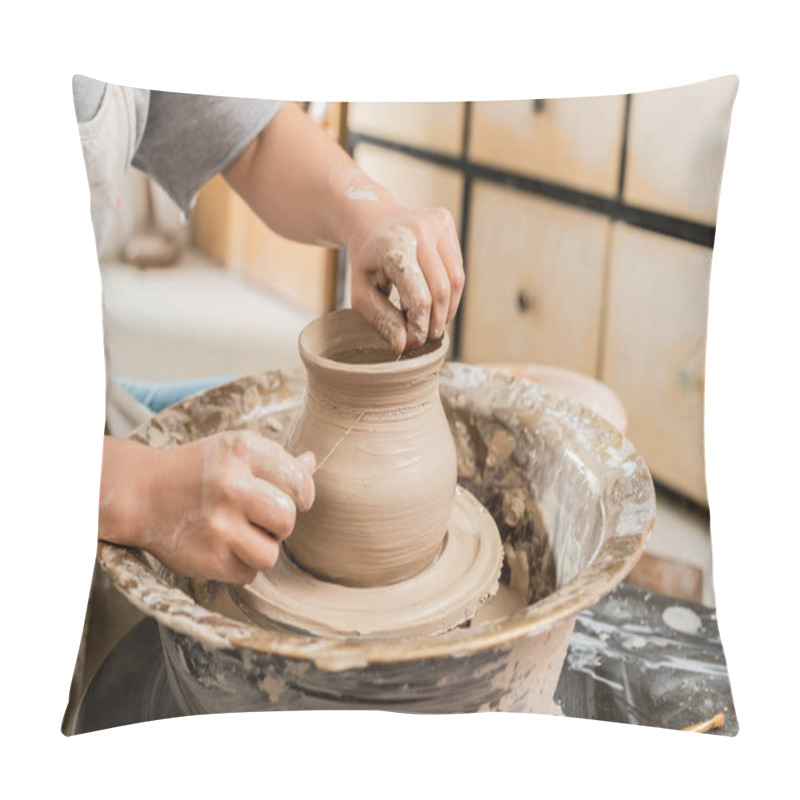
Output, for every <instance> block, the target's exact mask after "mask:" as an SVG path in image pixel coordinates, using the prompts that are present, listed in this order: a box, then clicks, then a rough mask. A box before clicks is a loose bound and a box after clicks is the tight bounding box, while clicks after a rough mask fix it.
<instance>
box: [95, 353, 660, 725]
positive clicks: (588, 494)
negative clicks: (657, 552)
mask: <svg viewBox="0 0 800 800" xmlns="http://www.w3.org/2000/svg"><path fill="white" fill-rule="evenodd" d="M378 368H379V369H380V367H378ZM292 384H293V387H294V391H292V388H291V386H292ZM440 384H441V396H442V400H443V405H444V409H445V413H446V415H447V419H448V422H449V425H450V431H451V433H452V436H453V439H454V441H455V442H456V450H457V460H458V480H459V483H460V484H461V485H462V486H464V487H465V488H467V489H468V490H469V491H471V492H472V493H473V494H474V495H475V496H476V497H477V499H478V500H479V501H480V502H481V503H482V504H483V505H484V506H485V507H487V508H488V509H489V511H490V512H491V514H492V517H493V518H494V520H495V521H496V522H497V525H498V527H499V529H500V534H501V536H502V538H503V540H504V545H505V546H506V550H505V556H506V558H505V566H504V576H503V579H502V584H503V586H505V587H512V586H513V587H515V588H516V589H517V590H518V591H519V595H520V596H521V595H523V594H524V595H525V605H524V607H522V608H519V609H518V610H516V611H514V610H513V608H509V609H508V611H503V612H502V614H501V616H500V619H497V620H488V621H485V622H481V620H480V619H478V620H475V622H474V624H473V625H472V626H470V627H467V628H460V629H458V630H455V631H451V632H449V633H444V634H441V635H437V636H418V637H399V638H396V639H387V640H375V639H370V638H365V639H362V638H352V639H347V640H335V639H332V638H327V637H312V636H307V635H298V634H293V633H290V632H287V631H283V630H272V631H270V630H267V629H265V628H263V627H259V626H257V625H255V624H253V623H252V622H245V621H242V620H237V619H234V618H233V617H231V616H228V615H226V614H225V612H224V611H223V610H222V609H220V611H222V613H218V611H216V610H213V611H212V610H210V609H208V608H204V607H203V606H202V605H200V604H199V603H198V602H196V600H195V595H194V592H193V589H192V586H191V583H190V582H189V581H186V580H183V579H180V578H178V577H177V576H175V575H174V574H172V573H171V572H169V571H168V570H165V569H163V568H161V567H160V566H159V565H157V564H155V563H154V562H153V560H152V559H150V558H147V557H144V556H143V555H142V554H141V553H139V552H137V551H127V550H124V549H122V548H119V547H115V546H113V545H105V544H104V545H100V548H99V557H100V561H101V564H102V566H103V567H104V569H106V570H107V572H108V573H109V575H110V576H111V578H112V580H113V581H114V583H115V585H116V586H117V587H118V588H119V589H120V591H122V592H123V594H124V595H125V596H126V597H127V598H128V599H129V600H130V601H131V602H132V603H133V604H134V605H135V606H136V607H137V608H139V609H141V610H142V611H144V612H145V613H147V614H149V615H151V616H153V617H154V618H156V620H157V621H158V622H159V625H160V631H161V636H162V643H163V644H164V652H165V657H166V660H167V663H168V664H169V665H170V669H171V675H172V679H173V680H174V682H175V684H176V685H177V686H178V688H179V690H180V692H181V697H182V698H184V699H185V703H186V707H187V709H189V710H190V711H193V712H198V711H207V710H228V711H231V710H245V709H247V710H254V709H258V708H384V709H387V708H392V709H394V710H412V711H416V712H422V713H433V712H442V711H456V712H461V713H464V712H468V711H477V710H515V711H542V712H544V713H547V710H548V709H549V708H550V706H551V703H552V701H551V699H550V698H552V695H553V690H554V688H555V685H556V683H557V681H558V676H559V674H560V668H561V665H562V663H563V658H564V656H565V653H566V647H567V643H568V641H569V636H570V635H571V631H572V626H573V624H574V619H575V617H576V616H577V614H578V613H579V612H580V611H582V610H584V609H586V608H588V607H589V606H591V605H592V604H593V603H595V602H596V601H597V600H599V599H600V597H602V596H603V595H604V594H606V593H608V592H609V591H611V590H612V589H613V588H614V587H615V586H616V585H617V584H618V583H619V582H620V581H621V580H622V579H623V578H624V577H625V575H626V574H627V573H628V572H629V571H630V569H631V568H632V567H633V565H634V564H635V563H636V560H637V558H638V557H639V555H640V554H641V552H642V549H643V547H644V544H645V542H646V540H647V537H648V535H649V532H650V529H651V528H652V523H653V519H654V515H655V494H654V491H653V486H652V481H651V480H650V476H649V473H648V472H647V469H646V467H645V465H644V462H643V460H642V459H641V456H639V455H638V453H637V452H636V451H635V449H634V448H633V446H632V445H631V444H630V442H628V441H627V440H626V439H625V438H624V437H623V436H622V435H621V434H620V433H619V431H617V430H615V429H613V428H612V426H610V425H609V424H607V423H605V422H604V421H603V420H601V419H600V418H599V417H597V416H596V415H594V414H593V413H592V412H590V411H588V410H586V409H583V408H581V407H579V406H576V405H575V404H573V403H570V402H569V401H567V400H565V399H563V398H560V397H557V396H555V395H552V394H551V393H548V392H547V391H545V390H543V389H541V388H540V387H537V386H535V385H534V384H531V383H529V382H525V381H515V380H514V379H512V378H507V377H505V376H499V375H488V374H487V373H486V372H485V371H484V370H481V369H478V368H473V367H468V366H465V365H458V364H454V365H446V366H445V367H444V369H443V370H442V373H441V376H440ZM303 391H304V384H303V380H302V376H301V375H298V374H297V373H295V374H294V375H292V376H291V377H290V375H288V374H286V373H274V372H273V373H265V374H264V375H261V376H256V377H254V378H246V379H242V380H239V381H236V382H234V383H232V384H230V385H228V386H227V387H221V388H220V389H218V390H215V391H214V392H213V393H208V394H206V395H203V396H201V397H196V398H190V399H187V400H186V401H184V402H183V403H181V404H178V405H177V406H175V407H173V408H171V409H167V410H166V411H165V412H162V413H160V414H158V415H157V416H156V417H155V418H154V420H153V421H152V422H151V423H149V424H148V425H147V426H145V427H143V428H142V429H140V430H139V431H138V433H137V438H139V440H140V441H145V442H148V443H149V444H151V445H153V446H158V447H171V446H175V445H177V444H181V443H183V442H187V441H192V440H194V439H197V438H200V437H202V436H207V435H210V434H211V433H214V432H217V431H218V430H229V429H241V428H249V429H253V430H259V431H261V432H262V433H263V434H264V435H265V436H267V437H269V438H272V439H275V440H277V441H284V440H285V437H286V430H287V425H288V424H290V423H291V420H292V419H293V418H294V415H295V414H296V411H297V408H298V406H299V404H300V402H301V400H302V396H303ZM526 566H527V575H526V569H525V568H526ZM515 568H516V572H515V571H514V569H515ZM501 593H502V594H503V595H505V594H506V591H505V589H501ZM498 602H499V600H498ZM487 610H488V609H487ZM479 623H480V624H479ZM276 681H277V683H276ZM278 685H280V686H281V687H282V688H281V690H280V692H276V691H275V687H276V686H278ZM265 687H267V688H268V689H269V691H267V690H266V689H265ZM548 693H549V696H548ZM278 695H279V697H278Z"/></svg>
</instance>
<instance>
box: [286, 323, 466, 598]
mask: <svg viewBox="0 0 800 800" xmlns="http://www.w3.org/2000/svg"><path fill="white" fill-rule="evenodd" d="M447 344H448V343H447V339H446V338H445V339H443V340H442V341H440V342H429V343H426V344H425V345H423V346H422V347H421V348H418V349H417V350H416V351H411V352H410V353H407V354H404V355H403V357H402V358H400V359H398V357H397V355H396V354H395V353H394V352H393V351H392V350H391V348H390V347H389V345H388V344H387V343H386V342H384V341H383V339H381V337H380V336H379V335H378V334H377V333H376V332H375V331H373V330H372V328H371V327H370V326H369V325H368V324H367V323H366V322H365V321H364V320H363V319H362V318H361V316H359V315H358V314H357V313H356V312H354V311H352V310H350V309H345V310H342V311H335V312H333V313H331V314H328V315H326V316H324V317H321V318H320V319H317V320H315V321H314V322H312V323H311V324H310V325H308V326H307V327H306V328H305V329H304V330H303V331H302V333H301V334H300V341H299V349H300V357H301V358H302V360H303V363H304V364H305V368H306V372H307V377H308V388H307V391H306V394H305V399H304V402H303V406H302V409H301V412H300V416H299V418H298V420H297V423H296V425H295V427H294V429H293V430H292V431H291V433H290V436H289V440H288V441H287V443H286V447H287V450H288V451H289V452H291V453H294V454H295V455H299V454H300V453H303V452H305V451H307V450H311V451H312V452H313V453H314V454H315V456H316V458H317V471H316V473H315V475H314V483H315V488H316V496H315V500H314V505H313V507H312V508H311V510H310V511H309V512H307V513H303V514H298V516H297V521H296V523H295V528H294V531H293V532H292V535H291V536H290V537H289V539H287V541H286V544H285V546H286V549H287V550H288V552H289V554H290V556H291V557H292V559H294V560H295V561H296V562H297V563H298V564H299V565H300V566H301V567H303V568H304V569H306V570H308V571H309V572H311V573H313V574H315V575H317V576H318V577H321V578H324V579H326V580H330V581H334V582H337V583H342V584H345V585H348V586H386V585H390V584H393V583H397V582H399V581H404V580H407V579H409V578H411V577H413V576H415V575H417V574H418V573H420V572H421V571H422V570H424V569H425V568H426V567H427V566H428V565H430V564H431V563H432V562H433V561H434V559H436V557H437V555H438V554H439V552H440V551H441V549H442V546H443V543H444V538H445V534H446V533H447V526H448V521H449V519H450V515H451V510H452V507H453V502H454V498H455V490H456V477H457V476H456V472H457V468H456V453H455V446H454V443H453V439H452V436H451V433H450V428H449V425H448V422H447V418H446V417H445V414H444V410H443V408H442V403H441V400H440V397H439V384H438V375H439V369H440V368H441V366H442V363H443V362H444V358H445V354H446V352H447Z"/></svg>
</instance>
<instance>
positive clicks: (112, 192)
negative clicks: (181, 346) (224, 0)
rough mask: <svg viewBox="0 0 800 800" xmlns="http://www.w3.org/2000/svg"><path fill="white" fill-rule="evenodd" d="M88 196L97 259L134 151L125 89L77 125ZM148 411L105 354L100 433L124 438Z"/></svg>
mask: <svg viewBox="0 0 800 800" xmlns="http://www.w3.org/2000/svg"><path fill="white" fill-rule="evenodd" d="M78 132H79V133H80V139H81V148H82V149H83V160H84V162H85V163H86V176H87V178H88V180H89V192H90V196H91V213H92V226H93V227H94V239H95V245H96V247H97V257H98V258H100V254H101V253H102V252H103V248H104V247H105V246H106V243H107V242H108V237H109V236H110V234H111V228H112V226H113V224H114V219H115V217H116V215H117V208H118V207H119V199H120V195H121V193H122V185H123V182H124V180H125V175H126V174H127V172H128V166H129V165H130V163H131V161H132V160H133V154H134V151H135V149H136V106H135V103H134V99H133V91H132V90H131V89H129V88H128V87H127V86H115V85H114V84H110V83H109V84H106V89H105V93H104V95H103V99H102V101H101V103H100V108H99V109H98V110H97V113H96V114H95V115H94V117H92V119H90V120H88V121H87V122H82V123H80V124H79V125H78ZM151 416H152V414H151V413H150V411H149V409H147V408H145V406H143V405H142V404H141V403H139V402H137V401H136V400H135V399H134V398H133V397H132V396H131V395H130V394H128V392H126V391H125V390H124V389H123V388H122V387H120V386H117V384H116V383H113V382H112V381H111V379H110V368H109V359H108V351H106V432H107V433H108V434H110V435H112V436H127V435H128V434H129V433H130V432H131V431H132V430H133V429H134V428H135V427H136V426H137V425H139V424H140V423H142V422H144V421H146V420H148V419H149V418H150V417H151Z"/></svg>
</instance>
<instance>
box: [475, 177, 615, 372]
mask: <svg viewBox="0 0 800 800" xmlns="http://www.w3.org/2000/svg"><path fill="white" fill-rule="evenodd" d="M469 226H470V227H469V234H468V244H467V265H466V274H467V281H466V291H465V298H464V302H463V304H462V305H463V307H462V311H461V313H463V314H464V319H463V324H462V328H461V332H462V349H461V354H462V357H463V358H464V360H465V361H471V362H523V363H524V362H535V363H539V364H553V365H556V366H561V367H566V368H568V369H574V370H577V371H578V372H582V373H584V374H586V375H595V374H596V372H597V360H598V342H599V333H600V310H601V306H602V295H603V270H604V261H605V252H606V244H607V238H608V232H609V226H610V223H609V221H608V218H607V217H605V216H603V215H601V214H596V213H594V212H591V211H586V210H584V209H580V208H574V207H572V206H568V205H565V204H562V203H555V202H552V201H550V200H543V199H541V198H538V197H533V196H531V195H528V194H525V193H523V192H520V191H516V190H513V189H508V188H505V187H500V186H496V185H494V184H489V183H483V182H476V184H475V186H474V189H473V197H472V201H471V209H470V221H469Z"/></svg>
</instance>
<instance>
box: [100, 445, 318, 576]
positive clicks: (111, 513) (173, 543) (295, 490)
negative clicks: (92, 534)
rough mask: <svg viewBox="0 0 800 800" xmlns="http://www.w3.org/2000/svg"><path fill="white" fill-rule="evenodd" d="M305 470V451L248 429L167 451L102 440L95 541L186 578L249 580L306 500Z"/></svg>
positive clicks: (272, 556)
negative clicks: (127, 548) (126, 549)
mask: <svg viewBox="0 0 800 800" xmlns="http://www.w3.org/2000/svg"><path fill="white" fill-rule="evenodd" d="M314 468H315V459H314V455H313V453H305V454H303V455H302V456H299V457H297V458H295V457H294V456H291V455H289V453H287V452H286V451H285V450H284V449H283V448H282V447H281V446H280V445H278V444H277V443H275V442H272V441H270V440H269V439H265V438H264V437H262V436H259V435H258V434H256V433H254V432H250V431H236V432H225V433H219V434H216V435H215V436H211V437H209V438H207V439H201V440H199V441H196V442H192V443H191V444H187V445H183V446H181V447H176V448H174V449H172V450H156V449H153V448H149V447H147V446H145V445H141V444H137V443H135V442H130V441H128V440H124V439H114V438H112V437H106V440H105V446H104V450H103V471H102V478H101V497H100V527H99V538H100V539H103V540H106V541H111V542H116V543H118V544H124V545H133V546H136V547H141V548H143V549H145V550H147V551H148V552H150V553H152V554H153V555H154V556H155V557H156V558H158V559H159V561H161V562H162V563H163V564H165V565H166V566H167V567H169V568H170V569H172V570H174V571H175V572H178V573H179V574H181V575H184V576H186V577H190V578H206V579H213V580H219V581H225V582H227V583H235V584H245V583H249V582H250V581H251V580H253V579H254V578H255V576H256V574H257V572H259V571H262V570H267V569H271V568H272V567H273V566H274V565H275V562H276V561H277V559H278V554H279V547H280V542H281V541H282V540H284V539H285V538H286V537H287V536H289V534H291V532H292V529H293V528H294V523H295V517H296V514H297V512H298V511H301V512H302V511H307V510H308V509H309V508H310V507H311V504H312V503H313V502H314V482H313V479H312V477H311V476H312V473H313V471H314Z"/></svg>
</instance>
